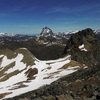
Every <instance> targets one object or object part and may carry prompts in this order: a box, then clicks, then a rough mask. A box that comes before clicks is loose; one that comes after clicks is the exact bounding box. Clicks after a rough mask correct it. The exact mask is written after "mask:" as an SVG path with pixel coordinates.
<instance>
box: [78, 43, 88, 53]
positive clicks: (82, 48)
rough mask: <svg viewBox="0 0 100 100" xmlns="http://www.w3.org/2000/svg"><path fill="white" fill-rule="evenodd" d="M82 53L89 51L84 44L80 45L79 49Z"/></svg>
mask: <svg viewBox="0 0 100 100" xmlns="http://www.w3.org/2000/svg"><path fill="white" fill-rule="evenodd" d="M78 48H79V49H80V50H81V51H87V49H86V48H85V47H84V44H82V45H80V46H79V47H78Z"/></svg>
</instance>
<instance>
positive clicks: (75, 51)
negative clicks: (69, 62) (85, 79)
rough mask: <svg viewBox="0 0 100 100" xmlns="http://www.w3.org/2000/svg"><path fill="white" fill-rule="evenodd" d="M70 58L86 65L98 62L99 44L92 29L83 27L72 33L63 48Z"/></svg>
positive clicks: (99, 54)
mask: <svg viewBox="0 0 100 100" xmlns="http://www.w3.org/2000/svg"><path fill="white" fill-rule="evenodd" d="M65 53H70V54H71V55H72V56H71V57H72V59H73V60H75V61H78V62H80V63H83V64H87V65H91V66H93V65H99V64H100V44H99V41H98V39H97V37H96V34H95V33H94V32H93V30H92V29H89V28H88V29H85V30H82V31H79V32H77V33H75V34H72V36H71V37H70V39H69V40H68V41H67V45H66V47H65V50H64V54H65Z"/></svg>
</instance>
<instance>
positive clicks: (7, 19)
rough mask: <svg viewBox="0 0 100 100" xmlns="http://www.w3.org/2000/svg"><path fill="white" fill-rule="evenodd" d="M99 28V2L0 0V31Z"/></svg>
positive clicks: (84, 0)
mask: <svg viewBox="0 0 100 100" xmlns="http://www.w3.org/2000/svg"><path fill="white" fill-rule="evenodd" d="M45 26H47V27H49V28H51V29H52V30H53V32H65V31H68V30H73V31H76V30H81V29H85V28H92V29H94V30H96V29H100V0H0V32H7V33H18V34H39V33H40V32H41V30H42V28H43V27H45Z"/></svg>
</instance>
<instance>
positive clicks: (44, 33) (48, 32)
mask: <svg viewBox="0 0 100 100" xmlns="http://www.w3.org/2000/svg"><path fill="white" fill-rule="evenodd" d="M40 34H41V35H53V31H52V30H51V29H50V28H48V27H44V28H43V29H42V32H41V33H40Z"/></svg>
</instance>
